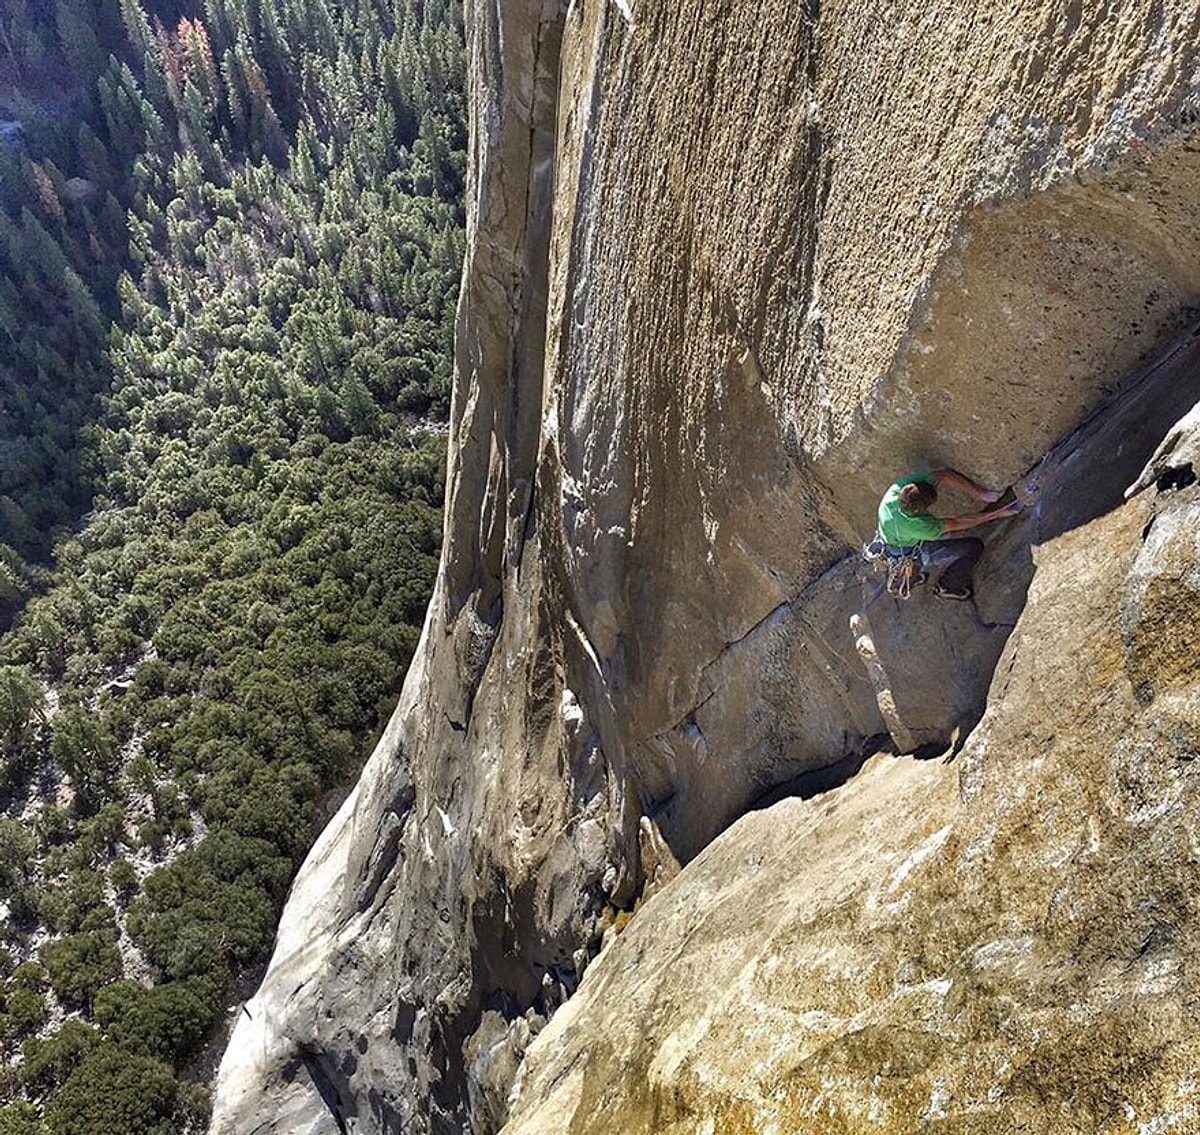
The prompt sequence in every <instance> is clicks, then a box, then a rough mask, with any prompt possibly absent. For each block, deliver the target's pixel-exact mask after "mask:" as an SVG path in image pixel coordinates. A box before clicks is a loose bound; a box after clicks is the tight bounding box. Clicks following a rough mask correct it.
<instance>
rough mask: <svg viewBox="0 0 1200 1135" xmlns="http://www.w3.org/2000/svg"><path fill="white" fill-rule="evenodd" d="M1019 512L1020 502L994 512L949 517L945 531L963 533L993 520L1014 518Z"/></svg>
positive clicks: (1014, 502)
mask: <svg viewBox="0 0 1200 1135" xmlns="http://www.w3.org/2000/svg"><path fill="white" fill-rule="evenodd" d="M1020 511H1021V502H1020V501H1013V503H1012V504H1009V505H1005V506H1004V508H998V509H996V511H995V512H975V513H972V514H971V515H970V516H951V517H950V518H949V519H947V520H946V522H945V523H946V527H945V531H946V532H965V531H966V530H967V529H968V528H976V527H978V526H979V525H980V524H990V523H991V522H992V521H993V520H1007V519H1008V518H1009V517H1010V516H1016V515H1017V513H1018V512H1020Z"/></svg>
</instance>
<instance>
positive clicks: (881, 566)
mask: <svg viewBox="0 0 1200 1135" xmlns="http://www.w3.org/2000/svg"><path fill="white" fill-rule="evenodd" d="M862 558H863V559H864V560H865V561H866V562H867V563H869V564H871V565H872V566H874V567H875V568H877V569H878V570H881V571H886V572H887V593H888V594H889V595H893V596H895V597H896V598H897V599H907V598H909V597H910V596H911V595H912V589H913V588H914V587H920V586H921V584H923V583H924V582H925V580H926V579H927V578H928V576H927V575H926V573H925V572H923V571H921V545H920V544H913V545H912V547H909V548H896V547H893V546H892V545H891V544H889V543H888V542H887V541H886V540H884V538H883V536H882V535H881V534H880V533H878V532H876V533H875V539H874V540H872V541H871V542H870V543H868V544H864V545H863V549H862Z"/></svg>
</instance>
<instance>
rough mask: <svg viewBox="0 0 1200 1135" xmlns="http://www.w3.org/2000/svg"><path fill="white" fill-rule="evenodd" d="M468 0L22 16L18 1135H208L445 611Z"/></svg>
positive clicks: (6, 90)
mask: <svg viewBox="0 0 1200 1135" xmlns="http://www.w3.org/2000/svg"><path fill="white" fill-rule="evenodd" d="M463 54H464V49H463V42H462V16H461V11H460V7H459V4H458V3H457V0H425V2H422V0H339V2H334V0H149V2H147V0H0V625H2V626H3V628H4V631H3V635H2V637H0V897H2V900H3V901H2V902H0V1052H2V1056H3V1061H2V1064H3V1067H2V1070H0V1135H143V1133H145V1135H151V1133H153V1135H171V1133H175V1132H199V1131H202V1130H203V1129H204V1127H205V1125H206V1122H207V1115H208V1100H207V1096H206V1091H205V1089H204V1086H203V1085H204V1081H205V1079H206V1077H207V1074H208V1072H209V1070H210V1067H211V1063H212V1060H213V1058H214V1054H215V1053H217V1051H218V1048H219V1035H220V1028H221V1026H222V1024H223V1023H224V1022H225V1021H226V1019H227V1012H228V1009H229V1007H230V1006H231V1005H234V1004H235V1003H236V1000H237V998H238V997H239V996H241V995H244V992H245V990H246V989H247V988H248V987H249V985H250V984H251V983H252V982H253V979H254V975H255V973H256V967H258V966H260V965H261V963H263V962H264V961H265V959H266V957H267V954H268V952H269V950H270V946H271V943H272V940H273V937H274V932H275V926H276V921H277V918H278V915H279V911H280V909H281V907H282V903H283V899H284V896H285V893H286V890H287V887H288V885H289V884H290V882H291V879H292V877H293V875H294V874H295V871H296V869H297V868H298V866H299V864H300V862H301V860H302V858H303V856H304V854H305V852H306V851H307V849H308V847H309V846H310V844H311V842H312V840H313V839H314V838H315V836H316V833H317V830H318V828H319V826H320V823H321V822H322V821H323V820H324V819H325V818H326V817H327V815H328V813H329V809H330V807H331V805H332V803H333V802H334V801H336V799H337V793H338V792H339V791H344V789H345V788H346V786H348V784H349V783H351V782H352V781H353V779H354V777H355V776H356V774H357V772H358V769H359V768H360V767H361V764H362V762H363V760H364V759H365V757H366V755H367V754H368V753H369V751H370V748H371V746H372V745H373V743H374V741H375V739H376V738H377V737H378V735H379V733H380V731H381V729H382V727H383V724H384V723H385V722H386V719H387V716H388V714H389V713H390V712H391V709H392V707H393V705H394V703H395V699H396V696H397V694H398V692H399V687H400V683H401V680H402V678H403V675H404V672H405V670H406V668H407V666H408V663H409V661H410V659H411V657H412V653H413V650H414V648H415V646H416V643H417V639H418V636H419V633H420V626H421V623H422V620H423V618H424V612H425V607H426V605H427V603H428V600H429V595H430V591H431V588H432V582H433V576H434V572H435V569H436V564H437V555H438V548H439V541H440V534H441V512H440V508H441V494H442V482H443V474H444V457H445V454H444V449H445V431H444V422H445V418H446V411H447V403H448V398H449V387H450V373H451V351H452V338H453V313H454V306H455V302H456V298H457V289H458V281H459V273H460V269H461V260H462V254H463V244H464V236H463V205H462V201H463V190H464V184H463V182H464V176H465V147H466V130H465V122H464V116H465V96H464V60H463Z"/></svg>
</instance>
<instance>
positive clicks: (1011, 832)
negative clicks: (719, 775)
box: [504, 486, 1200, 1135]
mask: <svg viewBox="0 0 1200 1135" xmlns="http://www.w3.org/2000/svg"><path fill="white" fill-rule="evenodd" d="M1153 510H1154V506H1153V505H1152V504H1151V503H1150V502H1147V501H1145V500H1139V501H1138V502H1135V503H1134V504H1131V505H1127V506H1125V507H1124V508H1123V509H1120V510H1118V511H1117V512H1114V513H1111V514H1108V515H1106V516H1103V517H1101V518H1099V519H1097V520H1094V521H1092V522H1091V523H1090V524H1087V525H1084V526H1082V527H1080V528H1076V529H1074V530H1073V531H1071V532H1068V533H1066V534H1064V535H1062V536H1059V537H1058V538H1056V539H1053V540H1050V541H1048V542H1047V543H1045V544H1043V545H1041V546H1040V547H1039V548H1038V552H1037V571H1036V573H1035V575H1034V579H1033V584H1032V587H1031V590H1030V595H1029V602H1028V605H1027V606H1026V608H1025V611H1024V612H1023V614H1022V615H1021V619H1020V622H1019V623H1018V626H1017V629H1016V630H1015V632H1014V633H1013V635H1012V636H1011V638H1010V639H1009V642H1008V645H1007V647H1006V650H1005V657H1004V660H1003V662H1002V664H1001V666H1000V668H999V669H998V671H997V674H996V677H995V679H994V680H993V683H992V689H991V694H990V697H989V703H988V709H987V712H986V713H985V715H984V717H983V720H982V721H981V722H980V724H979V726H978V727H977V728H976V730H975V731H974V733H973V734H972V736H971V738H970V740H969V741H968V742H967V744H966V746H965V748H964V750H963V752H962V753H961V754H960V756H959V757H958V760H957V763H955V764H948V763H945V762H943V761H938V760H925V761H919V760H914V759H913V758H910V757H903V758H897V757H893V756H886V755H881V756H876V757H874V758H873V759H872V760H871V761H869V762H868V763H867V765H866V766H865V767H864V768H863V770H862V771H861V772H859V774H858V775H857V776H856V777H855V778H854V779H852V780H850V781H849V782H848V783H847V784H845V785H844V786H842V787H840V788H838V789H836V790H833V791H830V792H828V793H826V794H824V795H822V796H820V797H817V798H813V799H810V800H807V801H804V800H800V799H798V798H790V799H787V800H784V801H781V802H780V803H778V804H775V805H774V806H773V807H772V808H770V809H769V810H766V811H758V812H754V813H752V814H750V815H748V816H746V817H744V818H743V819H741V820H739V821H738V822H737V823H736V824H735V825H734V826H733V827H732V828H731V829H730V830H728V831H727V832H725V833H724V834H722V835H721V836H720V837H718V839H717V840H715V841H714V842H713V843H712V844H711V845H710V846H709V847H708V848H706V849H705V851H704V852H703V853H701V855H700V856H698V857H697V858H696V859H695V860H693V862H692V863H690V864H689V865H688V866H687V867H686V868H685V869H684V871H683V873H682V875H680V876H679V878H678V879H677V880H676V882H675V884H674V885H673V886H671V887H670V888H668V889H667V890H665V891H663V892H662V893H661V894H659V895H657V896H655V897H654V898H653V899H651V900H650V901H649V902H648V903H647V904H646V905H645V906H644V907H643V908H642V909H641V911H640V912H639V913H638V914H637V915H636V917H635V918H634V919H633V921H632V922H631V923H630V925H629V926H628V928H627V929H626V930H625V931H624V933H623V934H622V935H621V937H620V938H619V939H617V940H616V941H615V942H614V943H613V944H612V945H611V947H609V948H608V949H606V950H605V951H604V953H603V954H602V955H601V956H600V958H599V959H598V960H597V961H596V962H595V963H593V965H592V967H591V968H590V969H589V970H588V974H587V977H586V979H585V980H584V982H583V984H582V987H581V989H580V991H579V992H578V993H577V994H576V995H575V997H574V998H572V1000H571V1001H569V1002H568V1003H567V1005H566V1006H565V1007H564V1008H563V1009H561V1010H560V1011H559V1013H558V1015H557V1016H555V1018H554V1019H553V1021H551V1023H550V1024H549V1025H548V1026H547V1028H546V1029H545V1030H544V1031H543V1032H542V1033H541V1035H540V1036H539V1037H538V1038H537V1040H536V1041H535V1042H534V1044H533V1046H532V1047H531V1049H530V1051H529V1054H528V1056H527V1058H526V1063H525V1067H524V1069H523V1072H522V1075H521V1077H520V1079H519V1082H518V1087H517V1092H516V1095H515V1103H514V1108H513V1114H512V1117H511V1119H510V1122H509V1124H508V1126H506V1127H505V1128H504V1132H505V1135H535V1133H536V1135H558V1133H564V1135H565V1133H567V1132H570V1133H571V1135H588V1133H589V1132H593V1131H594V1132H609V1131H614V1130H615V1131H621V1132H623V1133H626V1135H641V1133H643V1132H644V1133H650V1132H655V1133H661V1135H684V1133H692V1132H698V1131H719V1132H722V1133H730V1135H741V1133H746V1135H751V1133H757V1132H767V1131H777V1132H813V1133H816V1132H820V1133H822V1135H841V1133H846V1135H863V1133H867V1132H878V1133H880V1135H884V1133H886V1135H899V1133H901V1132H913V1133H915V1132H932V1131H936V1132H938V1133H944V1135H967V1133H983V1132H995V1131H1003V1132H1008V1131H1045V1132H1054V1133H1055V1135H1072V1133H1078V1135H1101V1133H1103V1135H1109V1133H1112V1135H1115V1133H1117V1132H1121V1133H1125V1132H1133V1131H1141V1132H1148V1131H1162V1132H1185V1131H1194V1130H1196V1129H1197V1127H1198V1126H1200V1084H1197V1081H1196V1078H1195V1068H1196V1060H1197V1057H1198V1056H1200V1014H1198V1013H1197V1010H1196V1006H1197V1003H1198V1001H1197V998H1198V995H1200V967H1198V966H1197V958H1198V957H1200V892H1198V890H1197V887H1196V883H1195V878H1196V871H1197V867H1198V865H1200V843H1198V842H1197V835H1198V834H1200V832H1198V828H1197V815H1198V814H1200V813H1198V806H1200V781H1198V780H1197V777H1196V775H1195V770H1194V768H1193V765H1194V762H1195V760H1196V758H1197V756H1198V755H1200V671H1198V670H1197V668H1196V666H1195V664H1194V663H1195V657H1196V655H1195V647H1196V629H1195V628H1196V627H1197V626H1200V588H1198V587H1197V583H1198V580H1197V578H1196V564H1197V562H1198V556H1197V553H1198V552H1200V547H1198V544H1197V533H1198V532H1200V490H1198V489H1197V488H1196V487H1195V486H1193V487H1191V488H1190V489H1187V490H1184V491H1182V492H1180V493H1179V494H1177V495H1175V496H1174V497H1173V499H1170V500H1169V501H1160V502H1159V504H1158V506H1157V512H1158V515H1157V516H1155V517H1153V521H1152V524H1151V527H1150V531H1149V533H1148V534H1147V535H1146V537H1145V540H1144V542H1143V537H1142V533H1143V529H1144V528H1145V526H1146V524H1147V522H1148V521H1150V520H1151V513H1152V511H1153ZM1098 547H1100V548H1103V549H1105V553H1104V554H1102V555H1097V554H1096V549H1097V548H1098ZM1143 641H1149V642H1153V643H1154V644H1155V646H1154V647H1153V648H1152V650H1151V653H1152V654H1153V653H1154V652H1156V651H1159V650H1160V649H1163V647H1162V646H1161V645H1160V644H1164V643H1165V644H1169V646H1168V647H1167V649H1170V650H1173V649H1175V648H1179V649H1180V650H1182V649H1186V648H1188V647H1190V648H1191V650H1192V653H1191V660H1192V665H1191V666H1190V667H1188V669H1187V671H1186V674H1185V673H1183V672H1181V671H1177V670H1174V669H1173V668H1171V667H1170V666H1165V667H1164V666H1162V665H1160V663H1159V661H1158V660H1157V659H1154V660H1153V661H1151V660H1150V659H1147V658H1145V657H1144V655H1143V650H1142V648H1141V646H1140V645H1139V644H1140V643H1142V642H1143ZM1148 662H1150V665H1151V667H1152V668H1153V669H1154V670H1155V671H1156V672H1157V673H1159V674H1160V675H1161V677H1160V678H1156V679H1155V680H1154V681H1153V682H1152V683H1151V684H1150V685H1144V684H1143V683H1142V680H1141V678H1142V675H1143V674H1144V673H1145V667H1146V665H1147V663H1148Z"/></svg>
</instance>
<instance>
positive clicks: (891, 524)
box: [879, 469, 1022, 599]
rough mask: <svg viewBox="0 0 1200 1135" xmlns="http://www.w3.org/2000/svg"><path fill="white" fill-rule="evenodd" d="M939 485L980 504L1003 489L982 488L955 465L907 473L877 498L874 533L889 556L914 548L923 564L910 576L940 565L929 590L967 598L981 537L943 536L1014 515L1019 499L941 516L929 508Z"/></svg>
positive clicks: (989, 501)
mask: <svg viewBox="0 0 1200 1135" xmlns="http://www.w3.org/2000/svg"><path fill="white" fill-rule="evenodd" d="M943 485H945V486H949V487H950V488H952V489H958V490H960V491H961V492H964V493H967V494H968V495H969V496H972V497H974V498H975V500H977V501H980V502H981V503H983V504H995V503H996V501H998V500H999V499H1000V498H1001V497H1002V496H1004V493H1005V492H1006V491H1007V490H1004V489H1000V490H995V489H985V488H984V487H983V486H982V485H977V484H976V483H975V482H974V481H972V480H971V478H970V477H967V476H964V475H963V474H962V473H959V472H958V471H957V470H955V469H938V470H936V471H935V472H933V473H909V474H908V475H907V476H904V477H901V478H900V480H898V481H896V482H895V483H894V484H893V485H892V486H891V487H890V488H889V489H888V491H887V492H886V493H884V494H883V499H882V500H881V501H880V502H879V536H880V537H881V538H882V540H883V542H884V543H885V544H886V545H887V548H886V551H887V553H888V555H889V556H915V555H918V554H919V556H920V560H921V568H922V569H923V570H922V575H921V576H920V577H919V578H918V580H917V581H916V582H922V581H923V580H924V578H925V573H926V572H927V571H928V570H929V569H930V568H935V567H942V568H943V569H944V570H943V571H942V573H941V575H940V576H939V577H938V579H937V581H936V582H935V583H934V585H933V591H934V594H935V595H939V596H941V597H942V598H943V599H970V598H971V596H972V595H973V594H974V590H973V587H972V583H971V572H972V571H973V569H974V567H975V564H976V562H977V561H978V559H979V557H980V556H981V555H983V541H982V540H980V539H977V538H976V537H974V536H968V537H966V538H965V539H961V540H946V539H943V537H945V536H946V535H947V533H950V532H965V531H966V530H967V529H969V528H976V527H978V526H979V525H980V524H988V523H990V522H991V521H993V520H1005V519H1007V518H1008V517H1010V516H1015V515H1016V514H1017V513H1018V512H1020V511H1021V508H1022V504H1021V501H1020V500H1019V499H1018V500H1014V501H1013V502H1012V504H1009V505H1005V506H1004V507H1003V508H998V509H995V510H994V511H992V512H976V513H972V514H971V515H969V516H953V517H948V518H946V519H942V518H941V517H938V516H933V515H932V514H931V513H930V511H929V510H930V508H931V507H932V506H933V504H934V502H935V501H936V500H937V497H938V488H939V487H940V486H943Z"/></svg>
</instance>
